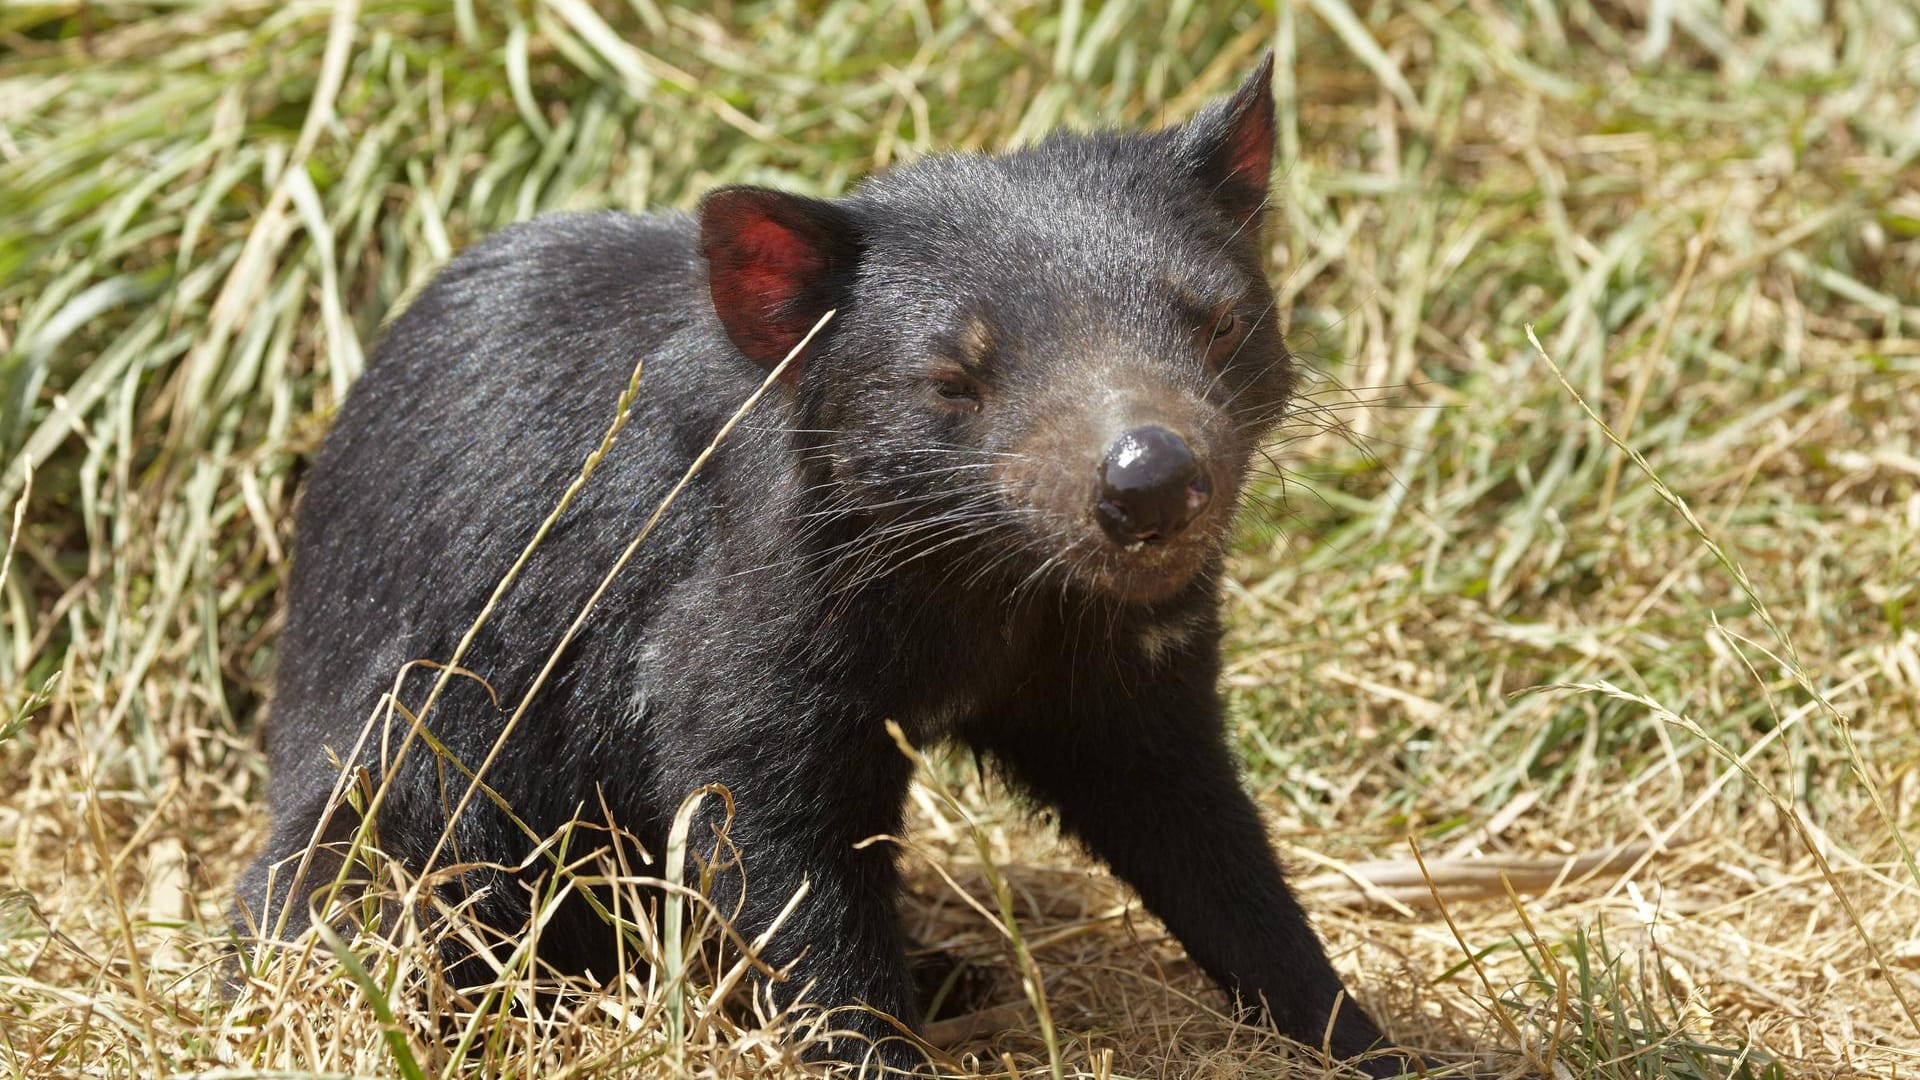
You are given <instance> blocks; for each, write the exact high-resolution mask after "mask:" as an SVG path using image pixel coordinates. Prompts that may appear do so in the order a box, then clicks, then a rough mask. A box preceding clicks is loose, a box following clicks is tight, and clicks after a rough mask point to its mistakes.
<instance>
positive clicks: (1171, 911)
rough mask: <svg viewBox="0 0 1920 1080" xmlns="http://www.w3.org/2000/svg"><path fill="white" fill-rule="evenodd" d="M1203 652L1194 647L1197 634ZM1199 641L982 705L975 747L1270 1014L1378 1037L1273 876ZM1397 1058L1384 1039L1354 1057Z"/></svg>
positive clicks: (1294, 1032) (1196, 954) (1321, 1031)
mask: <svg viewBox="0 0 1920 1080" xmlns="http://www.w3.org/2000/svg"><path fill="white" fill-rule="evenodd" d="M1207 653H1210V650H1207ZM1214 677H1215V667H1214V665H1213V663H1212V662H1211V657H1210V655H1207V654H1205V653H1203V654H1202V655H1196V656H1190V657H1188V658H1186V660H1185V662H1182V661H1180V660H1175V661H1174V662H1173V663H1172V664H1170V665H1168V666H1166V667H1162V668H1160V669H1159V670H1158V671H1157V672H1152V673H1148V672H1144V671H1143V672H1141V673H1140V676H1139V677H1138V678H1137V679H1132V678H1130V679H1129V680H1128V681H1127V682H1126V683H1124V684H1122V683H1121V682H1119V681H1104V682H1097V683H1094V684H1092V685H1089V684H1088V683H1087V682H1086V681H1080V682H1078V683H1076V684H1075V685H1074V686H1072V688H1071V693H1069V692H1067V691H1066V690H1064V689H1063V690H1062V691H1061V692H1060V693H1058V694H1056V695H1053V696H1052V698H1051V699H1050V700H1042V701H1033V702H1030V703H1029V704H1028V705H1027V706H1024V707H1023V708H1022V709H1021V710H1020V713H1019V714H1018V715H1007V716H1003V717H1002V718H1000V719H999V720H998V721H996V722H995V723H994V724H993V725H992V727H991V728H990V729H989V730H988V731H986V732H985V733H984V734H983V736H982V737H981V738H980V740H979V742H980V744H981V745H980V748H981V749H983V750H985V751H987V752H988V753H990V754H992V755H993V756H994V757H996V758H997V759H999V760H1000V761H1001V762H1002V764H1003V765H1004V767H1005V768H1006V769H1007V770H1008V771H1009V772H1010V773H1011V774H1012V776H1013V778H1014V779H1015V780H1016V781H1017V782H1019V783H1020V784H1022V785H1023V786H1025V787H1026V788H1027V789H1029V790H1030V791H1031V792H1032V793H1033V794H1034V795H1036V796H1038V797H1039V798H1040V799H1042V800H1044V801H1046V802H1049V803H1051V804H1053V805H1054V806H1055V807H1057V808H1058V810H1059V815H1060V823H1061V825H1062V827H1063V828H1065V829H1066V830H1067V831H1068V832H1069V833H1071V834H1072V835H1073V836H1075V837H1077V838H1078V839H1079V840H1080V841H1081V842H1082V843H1084V844H1085V845H1086V846H1087V848H1088V849H1089V850H1091V851H1092V852H1093V854H1095V855H1096V856H1098V857H1099V858H1100V859H1102V860H1103V861H1105V862H1106V863H1107V864H1108V865H1109V866H1111V867H1112V868H1113V870H1114V872H1115V873H1116V874H1118V875H1119V876H1120V877H1121V878H1123V879H1125V880H1126V881H1127V882H1128V883H1129V884H1131V885H1132V886H1133V887H1134V888H1135V889H1136V890H1137V891H1138V892H1139V894H1140V899H1141V901H1142V902H1143V903H1145V905H1146V906H1147V908H1148V910H1150V911H1152V912H1153V913H1154V914H1155V915H1156V916H1158V917H1159V918H1160V919H1161V921H1162V922H1164V923H1166V925H1167V927H1168V929H1170V930H1172V931H1173V933H1174V935H1175V936H1176V937H1178V938H1179V939H1180V941H1181V943H1182V944H1184V945H1185V946H1186V948H1187V952H1188V953H1189V955H1191V956H1192V957H1193V959H1194V960H1195V961H1196V962H1197V963H1198V964H1199V965H1200V966H1201V967H1202V968H1204V969H1205V970H1206V971H1207V973H1208V974H1209V975H1211V976H1212V977H1213V978H1214V979H1215V980H1216V981H1218V982H1219V983H1220V984H1221V985H1223V986H1224V987H1226V988H1227V989H1228V990H1229V991H1230V992H1233V993H1235V994H1237V995H1238V997H1239V999H1240V1001H1241V1002H1242V1003H1244V1004H1245V1005H1247V1006H1248V1007H1261V1006H1264V1007H1265V1009H1266V1010H1267V1012H1268V1015H1269V1016H1270V1017H1271V1019H1272V1021H1273V1023H1274V1024H1275V1026H1277V1027H1278V1028H1279V1030H1280V1031H1281V1032H1283V1033H1285V1034H1286V1035H1288V1036H1290V1037H1291V1038H1293V1039H1295V1040H1297V1041H1299V1042H1302V1043H1305V1044H1307V1045H1310V1046H1319V1045H1321V1044H1322V1043H1323V1042H1326V1041H1327V1036H1328V1030H1329V1023H1330V1022H1331V1040H1330V1049H1331V1050H1332V1052H1333V1054H1334V1056H1335V1057H1339V1058H1352V1057H1357V1056H1359V1055H1361V1054H1363V1053H1366V1052H1368V1051H1370V1050H1383V1049H1387V1047H1388V1044H1386V1043H1385V1042H1384V1040H1383V1039H1382V1036H1381V1034H1380V1030H1379V1028H1377V1027H1376V1026H1375V1025H1374V1023H1373V1021H1372V1020H1371V1019H1369V1018H1368V1017H1367V1015H1366V1014H1365V1013H1364V1012H1363V1011H1361V1009H1360V1007H1359V1005H1358V1004H1356V1003H1355V1002H1354V1001H1353V999H1352V998H1351V997H1350V996H1347V995H1346V994H1345V993H1344V991H1343V988H1342V986H1341V982H1340V977H1339V976H1338V975H1337V974H1336V973H1335V972H1334V970H1333V967H1332V965H1331V964H1329V963H1328V961H1327V956H1326V951H1325V950H1324V949H1323V948H1322V946H1321V944H1320V940H1319V938H1318V937H1316V936H1315V935H1314V932H1313V928H1312V927H1311V926H1310V925H1308V923H1307V919H1306V916H1305V915H1304V913H1302V911H1301V909H1300V905H1299V904H1298V903H1297V902H1295V900H1294V897H1293V894H1292V892H1291V891H1290V890H1289V889H1288V888H1287V884H1286V881H1285V880H1284V879H1283V877H1282V876H1281V871H1280V866H1279V863H1278V861H1277V860H1276V859H1275V857H1274V854H1273V849H1272V847H1271V846H1270V844H1269V842H1268V839H1267V835H1266V831H1265V829H1264V828H1263V827H1262V825H1261V823H1260V817H1259V813H1258V811H1257V810H1256V809H1255V807H1254V805H1253V801H1252V800H1251V799H1249V798H1248V797H1247V795H1246V793H1245V792H1244V791H1243V790H1242V789H1241V787H1240V782H1239V778H1238V777H1237V776H1236V774H1235V769H1234V766H1233V762H1232V757H1231V754H1230V752H1229V750H1228V748H1227V745H1226V741H1225V739H1224V737H1223V734H1222V730H1221V723H1220V704H1219V700H1218V696H1217V694H1216V692H1215V690H1214ZM1360 1067H1361V1068H1362V1069H1364V1070H1366V1071H1367V1072H1368V1073H1370V1074H1372V1075H1376V1076H1393V1075H1398V1074H1399V1073H1401V1072H1403V1071H1405V1070H1406V1069H1408V1068H1409V1067H1410V1066H1409V1063H1408V1062H1407V1061H1406V1059H1404V1058H1402V1057H1400V1056H1398V1055H1386V1056H1377V1057H1374V1058H1371V1059H1369V1060H1368V1061H1367V1062H1365V1063H1363V1064H1362V1065H1361V1066H1360Z"/></svg>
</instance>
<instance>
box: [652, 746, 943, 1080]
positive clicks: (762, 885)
mask: <svg viewBox="0 0 1920 1080" xmlns="http://www.w3.org/2000/svg"><path fill="white" fill-rule="evenodd" d="M783 727H784V729H785V731H787V732H788V733H791V732H792V731H793V730H794V728H793V727H792V726H791V722H789V724H788V725H783ZM868 727H870V728H871V729H872V730H871V732H868V731H866V730H865V729H866V728H868ZM739 730H740V732H741V735H742V738H741V740H740V741H739V742H738V743H736V744H735V745H734V746H732V747H731V748H726V749H723V750H720V751H718V752H716V753H714V754H712V755H710V756H709V763H708V765H707V766H705V767H698V766H696V767H693V768H690V769H686V770H682V775H683V776H684V777H685V779H686V781H688V786H689V788H690V787H691V786H693V782H694V781H696V780H697V781H698V783H702V784H710V783H719V784H723V785H725V786H726V787H727V789H728V791H729V792H730V793H731V795H732V797H733V801H734V806H735V816H734V819H733V821H732V823H731V825H730V827H729V828H728V832H727V841H728V844H729V845H730V846H731V848H732V850H733V851H734V852H736V853H737V855H738V863H737V864H733V865H727V864H726V862H725V860H723V861H722V864H721V865H719V866H718V867H716V871H715V873H714V876H713V880H712V886H711V888H710V891H709V898H710V900H711V901H712V903H713V904H714V906H715V908H716V909H717V910H718V911H719V913H720V915H721V916H722V917H724V918H728V919H729V920H730V921H731V922H732V925H733V927H734V929H735V931H737V932H738V933H739V935H740V937H741V938H742V939H744V940H746V941H748V942H752V941H755V940H756V939H758V938H760V937H761V936H762V935H765V934H768V933H769V932H771V937H770V939H769V941H768V943H767V946H766V947H765V948H764V949H762V950H761V952H760V954H759V955H760V959H761V960H763V961H765V962H766V963H767V964H768V965H770V966H771V967H772V968H774V969H775V970H777V971H781V972H783V973H784V978H782V979H780V980H778V981H776V982H774V983H773V984H772V985H771V986H768V985H767V983H766V982H765V981H764V980H761V981H759V982H758V983H757V984H756V985H757V986H758V987H759V988H760V990H761V991H762V992H766V991H769V990H770V991H771V996H772V999H773V1002H774V1004H775V1005H777V1006H778V1007H780V1008H787V1007H790V1006H793V1005H794V1004H796V1003H799V1004H800V1005H801V1006H802V1008H803V1009H804V1010H806V1011H816V1010H826V1011H828V1013H829V1015H828V1017H827V1023H826V1025H825V1027H826V1028H827V1029H830V1030H835V1031H842V1032H851V1033H852V1037H845V1036H843V1037H840V1038H836V1039H834V1040H833V1041H832V1042H831V1044H822V1045H820V1046H819V1047H818V1049H816V1050H815V1051H814V1052H812V1054H811V1055H810V1056H813V1057H815V1058H820V1059H828V1060H839V1061H846V1062H855V1063H857V1062H861V1061H866V1060H872V1061H877V1062H882V1063H885V1064H886V1065H888V1066H891V1067H893V1068H912V1067H913V1066H915V1065H916V1064H919V1063H920V1062H922V1061H924V1060H925V1059H924V1056H923V1055H922V1054H921V1053H920V1052H919V1051H918V1050H917V1049H916V1048H915V1047H914V1045H913V1044H912V1043H911V1041H909V1040H907V1039H906V1038H905V1037H904V1036H902V1035H901V1033H900V1030H899V1028H898V1027H897V1026H895V1025H894V1024H892V1023H889V1022H888V1021H887V1020H885V1019H882V1018H881V1017H880V1016H878V1015H875V1012H876V1011H877V1012H878V1013H884V1014H887V1015H889V1016H892V1017H894V1018H896V1019H898V1020H899V1021H901V1022H902V1023H904V1024H908V1025H911V1024H914V1023H915V1022H916V1020H917V1018H918V1017H917V1009H916V1006H915V1000H914V994H913V984H912V979H911V976H910V974H909V972H908V969H907V963H906V954H905V949H904V948H903V945H902V940H901V933H900V929H899V918H898V914H897V908H896V904H897V900H898V894H899V874H898V870H897V867H896V861H895V856H896V854H897V853H896V850H895V847H894V845H892V844H889V843H886V842H880V843H874V844H867V845H864V846H863V845H862V844H861V841H864V840H866V839H868V838H870V837H874V836H880V835H897V834H898V833H899V831H900V827H901V826H900V822H901V812H902V805H903V803H904V800H905V797H906V790H907V781H908V776H909V774H910V766H909V764H908V762H907V761H906V759H905V758H904V757H903V756H902V755H901V754H900V752H899V750H898V749H897V748H896V747H895V746H894V745H893V743H892V742H891V740H890V739H888V738H887V736H886V734H885V732H884V730H883V729H882V728H881V725H880V722H879V721H874V722H872V723H871V724H858V725H855V724H854V723H853V722H851V721H849V722H848V723H847V724H840V723H835V724H833V725H831V726H827V725H823V726H822V727H821V729H819V732H818V733H817V735H816V737H811V738H792V737H787V738H780V737H777V736H769V737H767V738H765V739H756V738H754V737H753V729H752V727H751V726H748V725H743V726H742V727H741V728H740V729H739ZM856 733H857V734H856ZM761 734H762V735H765V734H766V733H765V732H762V733H761ZM721 814H722V811H721V804H720V803H719V800H717V799H709V800H708V801H707V804H706V805H705V807H704V808H703V810H702V813H701V815H700V816H699V817H698V818H697V819H696V823H695V827H696V833H695V836H694V841H695V843H696V844H699V843H700V841H701V840H702V839H703V838H707V837H711V836H712V835H713V834H712V832H711V828H712V826H714V825H716V824H718V823H719V821H720V818H721ZM706 846H707V848H708V850H709V851H712V846H711V841H710V840H709V841H708V842H707V843H706ZM803 887H804V888H805V890H806V895H805V896H804V898H803V899H801V900H800V901H799V902H798V904H796V905H795V906H794V907H793V909H792V910H791V911H790V912H789V913H788V914H787V916H786V918H785V919H784V921H779V919H780V913H781V912H782V910H783V909H785V908H786V907H787V905H788V902H789V901H790V900H792V899H793V897H794V896H795V895H796V894H797V893H799V892H800V890H801V889H802V888H803ZM776 921H778V927H777V928H775V923H776ZM870 1010H871V1011H870Z"/></svg>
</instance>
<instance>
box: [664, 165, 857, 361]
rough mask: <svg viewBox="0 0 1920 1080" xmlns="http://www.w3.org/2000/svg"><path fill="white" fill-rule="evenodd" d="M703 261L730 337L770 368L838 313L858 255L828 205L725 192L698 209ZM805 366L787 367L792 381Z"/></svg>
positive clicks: (848, 225)
mask: <svg viewBox="0 0 1920 1080" xmlns="http://www.w3.org/2000/svg"><path fill="white" fill-rule="evenodd" d="M700 253H701V254H702V255H704V256H705V257H706V260H707V288H708V290H709V292H711V294H712V296H713V310H714V311H715V312H717V313H718V314H719V316H720V324H721V325H722V326H724V327H726V330H727V337H728V338H729V339H731V340H732V341H733V343H734V345H735V346H736V347H738V348H739V350H740V351H741V352H743V353H746V354H747V356H748V357H749V358H751V359H752V360H753V361H754V362H755V363H757V364H759V365H761V366H762V367H768V368H770V367H773V366H774V365H775V364H778V363H779V362H780V361H782V360H784V359H786V356H787V353H789V352H791V351H792V350H793V347H794V346H795V345H798V344H799V343H800V340H801V339H802V338H804V337H806V336H807V331H808V330H811V329H813V324H814V323H816V322H818V321H820V316H822V315H824V314H826V312H827V310H828V309H829V308H832V307H834V306H835V303H836V300H837V298H838V297H839V296H840V295H841V294H842V292H843V291H844V289H845V285H846V281H847V275H848V274H849V273H850V272H851V271H852V269H853V267H854V264H855V263H856V262H857V261H858V259H859V254H860V247H859V243H858V241H857V239H856V232H855V228H854V225H853V222H852V221H851V219H849V218H848V217H847V215H846V214H845V213H844V212H843V211H842V210H840V208H839V207H836V206H834V205H833V204H832V203H829V202H822V201H821V200H819V199H808V198H804V197H802V196H799V195H788V194H785V193H783V192H779V191H771V190H768V189H766V188H756V187H724V188H720V189H719V190H717V191H714V192H713V193H711V194H709V195H708V196H707V197H706V198H704V199H702V200H701V201H700ZM805 359H806V358H805V357H796V358H795V360H794V362H793V363H792V364H789V365H787V370H786V375H785V377H786V378H787V379H788V380H789V381H793V380H797V379H798V378H799V376H800V365H801V364H802V363H803V362H804V361H805Z"/></svg>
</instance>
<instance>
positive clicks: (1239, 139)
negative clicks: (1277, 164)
mask: <svg viewBox="0 0 1920 1080" xmlns="http://www.w3.org/2000/svg"><path fill="white" fill-rule="evenodd" d="M1273 134H1274V133H1273V104H1272V102H1271V100H1269V101H1265V102H1261V103H1259V104H1256V105H1254V106H1252V107H1251V108H1249V109H1247V110H1246V111H1245V112H1244V113H1243V114H1242V115H1240V116H1237V117H1235V118H1234V122H1233V127H1232V129H1231V130H1229V131H1228V132H1227V146H1226V154H1225V155H1224V158H1225V161H1226V165H1227V175H1228V176H1230V177H1232V178H1233V179H1234V180H1236V181H1238V182H1240V183H1243V184H1251V185H1253V186H1254V187H1257V188H1259V189H1260V190H1262V191H1265V190H1266V188H1267V180H1268V177H1269V176H1270V175H1271V174H1272V172H1273Z"/></svg>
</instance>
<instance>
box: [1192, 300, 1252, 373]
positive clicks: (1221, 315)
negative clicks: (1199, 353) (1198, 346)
mask: <svg viewBox="0 0 1920 1080" xmlns="http://www.w3.org/2000/svg"><path fill="white" fill-rule="evenodd" d="M1246 331H1247V328H1246V323H1245V320H1243V319H1241V318H1240V313H1239V312H1237V311H1235V310H1233V309H1232V308H1230V307H1227V308H1220V309H1217V310H1216V311H1215V313H1214V316H1213V326H1212V327H1211V328H1210V329H1208V330H1207V331H1206V332H1205V333H1204V334H1203V335H1202V336H1203V338H1204V339H1205V342H1206V349H1207V363H1209V364H1212V365H1214V366H1215V367H1218V366H1219V365H1221V364H1224V363H1226V362H1227V361H1228V360H1230V359H1232V357H1233V354H1234V352H1235V350H1237V349H1239V348H1240V339H1241V338H1242V337H1245V336H1246Z"/></svg>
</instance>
